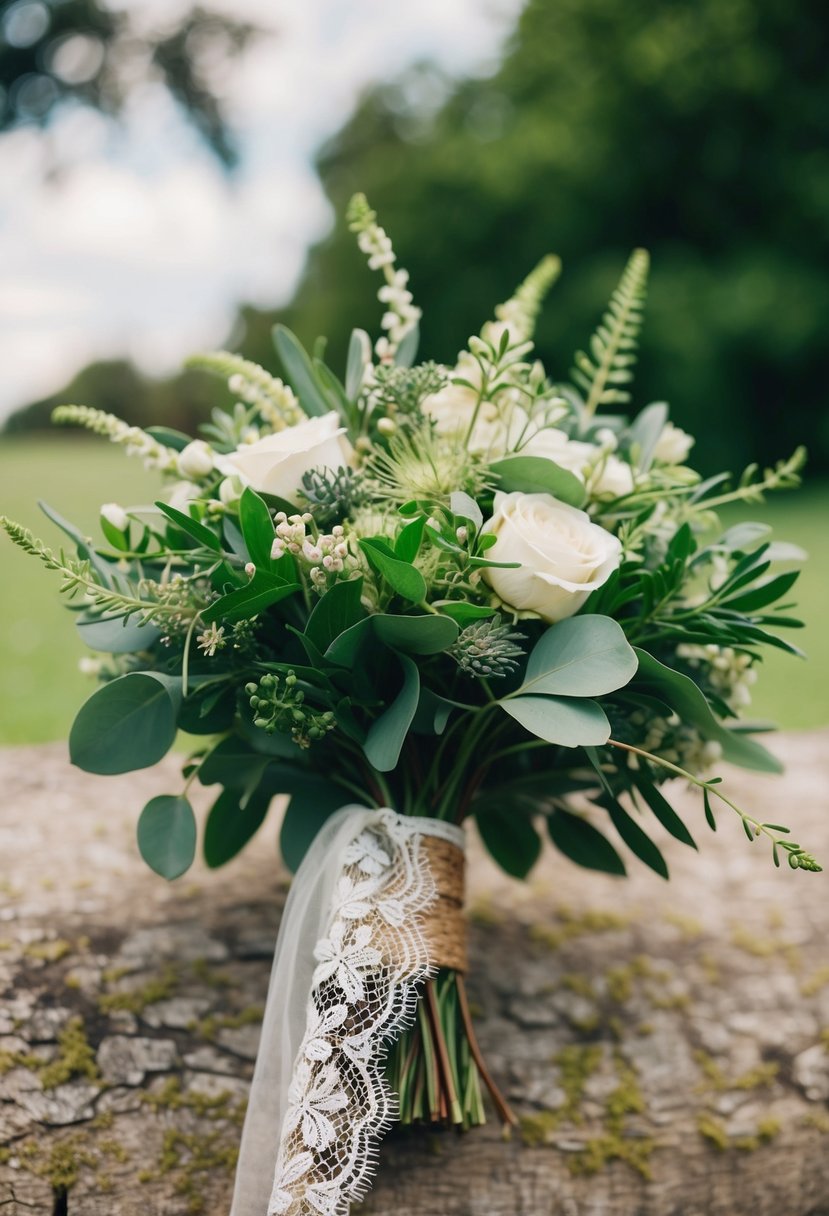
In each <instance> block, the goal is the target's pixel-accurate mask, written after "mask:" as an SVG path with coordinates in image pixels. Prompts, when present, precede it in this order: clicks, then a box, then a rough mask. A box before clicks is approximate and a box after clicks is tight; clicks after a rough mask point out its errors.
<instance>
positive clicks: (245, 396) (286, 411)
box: [185, 350, 305, 431]
mask: <svg viewBox="0 0 829 1216" xmlns="http://www.w3.org/2000/svg"><path fill="white" fill-rule="evenodd" d="M185 367H189V368H192V369H193V370H195V371H202V372H209V373H210V375H212V376H218V377H219V379H220V380H224V381H225V382H226V383H227V386H228V388H229V389H230V391H231V392H232V393H235V395H236V396H237V397H240V398H241V400H242V401H244V402H246V403H247V404H248V405H252V406H254V407H255V408H256V409H257V410H258V411H259V414H260V415H261V416H262V418H263V419H264V421H265V422H267V424H268V425H269V426H270V427H272V428H273V430H275V431H281V430H284V429H285V427H288V426H295V425H296V424H297V423H298V422H303V421H304V420H305V414H304V413H303V410H302V407H301V406H300V404H299V401H298V400H297V397H296V394H295V393H294V392H293V390H292V389H291V388H289V387H288V385H287V384H285V383H284V381H282V380H280V379H279V377H278V376H272V375H271V373H270V372H268V371H266V370H265V368H264V367H260V366H259V364H258V363H253V362H252V361H251V360H250V359H243V358H242V356H241V355H235V354H233V353H232V352H231V351H227V350H219V351H215V352H212V353H210V354H204V355H193V356H192V357H191V358H189V359H188V360H187V361H186V362H185Z"/></svg>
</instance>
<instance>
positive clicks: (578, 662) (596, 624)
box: [518, 614, 638, 697]
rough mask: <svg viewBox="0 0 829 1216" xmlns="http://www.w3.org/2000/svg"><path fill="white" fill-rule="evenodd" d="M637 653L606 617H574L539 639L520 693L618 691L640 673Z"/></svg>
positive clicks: (582, 694)
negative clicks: (637, 670)
mask: <svg viewBox="0 0 829 1216" xmlns="http://www.w3.org/2000/svg"><path fill="white" fill-rule="evenodd" d="M637 665H638V664H637V659H636V654H635V653H634V651H633V649H632V648H631V647H630V646H629V645H628V642H627V641H626V639H625V635H624V631H623V630H622V628H621V626H620V625H619V624H618V623H617V622H616V621H614V620H611V618H610V617H607V616H595V615H592V614H586V615H584V616H577V617H570V618H569V619H568V620H565V621H560V622H559V624H557V625H553V626H552V628H550V629H548V630H547V631H546V633H543V634H542V635H541V637H540V638H539V640H538V641H537V642H536V644H535V646H534V648H533V651H532V653H531V654H530V658H529V661H528V663H527V671H526V674H525V676H524V681H523V683H522V685H521V688H520V689H519V690H518V693H519V695H523V694H525V693H533V694H534V695H536V696H538V695H541V694H544V695H547V696H566V697H595V696H600V695H602V694H603V693H609V692H615V691H616V689H618V688H622V687H623V686H624V685H625V684H627V683H628V682H629V681H630V680H631V679H632V678H633V676H634V675H635V674H636V669H637Z"/></svg>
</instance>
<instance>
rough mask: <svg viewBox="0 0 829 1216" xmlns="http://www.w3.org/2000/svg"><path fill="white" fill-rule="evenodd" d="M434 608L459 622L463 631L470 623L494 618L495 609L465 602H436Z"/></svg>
mask: <svg viewBox="0 0 829 1216" xmlns="http://www.w3.org/2000/svg"><path fill="white" fill-rule="evenodd" d="M432 607H434V608H437V609H438V610H439V611H440V613H441V615H442V616H449V617H451V618H452V620H453V621H457V623H458V624H459V625H460V627H461V628H462V629H463V627H464V626H465V625H468V624H469V623H470V621H481V620H483V619H484V617H488V616H494V615H495V609H494V608H485V607H484V605H483V604H468V603H466V601H465V600H435V601H434V603H433V605H432Z"/></svg>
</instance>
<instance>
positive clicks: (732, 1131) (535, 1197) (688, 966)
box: [0, 731, 829, 1216]
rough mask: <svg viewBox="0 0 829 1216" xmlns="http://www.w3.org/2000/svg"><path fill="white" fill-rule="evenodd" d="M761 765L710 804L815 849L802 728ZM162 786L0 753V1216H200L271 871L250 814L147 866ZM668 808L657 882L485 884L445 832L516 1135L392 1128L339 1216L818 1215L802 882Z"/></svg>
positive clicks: (266, 959)
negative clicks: (679, 829)
mask: <svg viewBox="0 0 829 1216" xmlns="http://www.w3.org/2000/svg"><path fill="white" fill-rule="evenodd" d="M776 750H777V751H778V753H779V754H780V755H781V756H782V758H783V759H784V760H785V762H786V765H787V773H786V775H785V776H784V777H776V778H775V777H771V778H770V777H761V776H759V775H754V774H750V773H740V772H737V771H735V770H732V771H730V772H728V773H727V775H726V780H727V783H728V789H729V793H730V794H731V795H732V796H733V797H734V798H735V800H736V801H738V802H739V803H740V804H741V805H743V806H744V807H745V809H746V810H749V811H750V812H751V813H753V814H755V815H756V816H757V817H758V818H760V819H762V820H769V821H772V822H780V821H782V822H784V823H787V824H790V825H791V826H792V829H793V832H794V833H795V834H796V839H798V840H799V841H800V842H801V843H802V844H803V845H804V847H806V848H808V849H809V850H810V851H812V852H814V853H815V854H816V855H817V856H818V859H823V860H825V861H829V733H827V732H825V731H823V732H814V733H810V734H801V735H789V736H782V737H781V738H780V739H779V740H778V741H777V747H776ZM177 770H178V762H177V759H176V758H175V757H173V758H168V760H167V761H165V762H164V763H163V764H162V765H160V766H159V767H158V768H157V769H154V770H151V771H148V772H143V773H136V774H129V775H126V776H123V777H115V778H94V777H90V776H88V775H86V774H83V773H80V772H78V771H77V770H75V769H72V768H70V766H69V764H68V762H67V760H66V757H65V749H64V748H63V747H62V746H59V745H49V746H46V747H37V748H10V749H6V750H4V751H0V789H2V802H3V807H2V815H0V858H2V861H1V862H0V865H2V872H1V873H0V890H2V897H1V902H0V921H1V922H2V923H0V985H2V993H3V995H2V999H1V1000H0V1144H2V1145H4V1147H3V1148H0V1212H2V1213H3V1214H5V1213H9V1214H10V1216H24V1214H29V1213H32V1212H37V1213H44V1214H46V1216H49V1214H50V1213H55V1214H56V1216H104V1214H106V1216H113V1214H115V1216H139V1214H140V1216H144V1214H145V1213H147V1212H152V1213H154V1214H155V1216H187V1214H192V1216H197V1214H198V1213H205V1214H207V1216H226V1213H227V1212H228V1210H229V1197H230V1192H231V1186H232V1175H233V1163H234V1154H235V1149H236V1145H237V1143H238V1139H239V1134H240V1121H241V1118H242V1115H243V1110H244V1101H245V1096H246V1093H247V1088H248V1084H249V1079H250V1076H251V1072H252V1067H253V1060H254V1057H255V1053H256V1046H257V1038H258V1034H259V1021H260V1017H261V1011H262V1005H263V1003H264V998H265V993H266V989H267V982H268V973H269V968H270V961H271V957H272V951H273V945H274V940H275V935H276V930H277V927H278V922H279V916H280V911H281V907H282V904H283V902H284V897H285V892H286V890H287V885H288V879H287V875H286V873H285V871H284V869H283V867H282V866H281V864H280V863H279V861H278V859H277V856H278V855H277V849H276V833H277V820H278V818H279V816H278V815H277V814H274V813H273V812H272V814H271V817H270V818H269V820H268V821H267V822H266V824H265V827H264V828H263V830H262V831H261V832H260V834H259V835H258V836H257V838H256V839H255V840H254V841H253V842H252V843H251V845H250V846H249V847H248V848H247V849H246V850H245V852H244V853H243V854H242V855H241V856H240V857H238V858H237V859H236V860H235V861H233V862H232V863H231V864H230V865H228V866H226V867H225V868H224V869H222V870H219V871H217V872H212V873H211V872H209V871H208V870H207V869H206V868H205V867H204V866H203V865H202V864H201V863H197V864H196V865H195V866H194V867H193V869H192V871H191V872H190V873H189V874H188V875H186V876H185V877H184V878H182V879H180V880H179V881H177V882H175V883H173V884H168V883H165V882H164V881H163V880H162V879H160V878H157V877H156V876H155V875H153V874H152V873H150V872H149V871H148V870H147V869H146V868H145V867H144V865H143V863H142V862H141V860H140V859H139V857H138V855H137V850H136V847H135V844H134V831H135V821H136V818H137V813H138V811H139V809H140V807H141V806H142V805H143V802H144V801H146V800H147V799H148V798H149V797H152V796H153V795H154V794H157V793H162V792H174V791H175V790H176V789H177V788H179V785H180V778H179V775H178V771H177ZM210 793H211V791H202V792H201V799H200V807H199V809H200V812H203V810H204V808H205V807H206V805H207V804H208V803H209V801H210ZM679 798H680V800H681V802H682V808H683V811H684V813H685V818H686V822H687V823H688V825H689V827H690V828H691V830H692V832H693V834H694V836H695V837H696V839H697V841H698V844H699V846H700V847H699V853H698V854H696V853H694V852H693V851H692V850H690V849H688V848H686V847H683V846H682V845H681V844H678V843H677V842H676V841H673V840H672V839H670V838H665V834H664V833H663V832H662V831H661V829H658V831H657V830H655V831H654V835H655V837H656V838H657V839H658V841H659V843H660V847H662V848H663V850H664V852H665V855H666V857H667V859H668V861H669V864H670V867H671V872H672V878H671V881H670V883H669V884H666V883H664V882H662V881H661V880H660V879H659V878H658V877H656V876H655V875H653V874H652V873H651V872H650V871H648V870H646V869H645V868H644V867H642V866H641V865H640V864H639V863H637V862H636V860H635V859H633V858H631V860H630V864H629V870H630V877H629V878H627V879H614V878H611V877H606V876H603V875H599V874H593V873H589V872H587V871H584V870H579V869H577V868H576V867H575V866H573V865H571V864H569V863H568V862H566V861H565V860H564V859H563V858H561V857H560V856H559V855H558V854H556V853H555V852H554V851H553V850H552V848H550V849H548V850H547V851H546V852H545V855H544V857H543V858H542V860H541V862H540V863H539V865H538V866H537V868H536V870H535V871H534V872H533V874H532V876H531V878H530V880H529V881H528V882H527V883H518V882H513V881H512V880H510V879H508V878H505V877H504V876H503V875H502V874H500V873H499V872H498V871H497V870H496V868H495V867H494V866H493V865H492V864H491V862H489V861H488V860H487V858H486V857H485V856H484V854H483V852H482V849H481V848H480V846H479V845H478V843H477V841H474V840H473V842H472V847H471V849H470V866H469V871H470V873H469V915H470V919H471V942H470V945H471V970H470V975H469V988H470V993H471V1000H472V1002H473V1006H474V1009H473V1012H474V1015H475V1019H476V1026H477V1030H478V1034H479V1037H480V1041H481V1045H482V1048H483V1050H484V1052H485V1054H486V1056H487V1059H488V1061H489V1064H490V1066H491V1069H492V1071H493V1073H494V1074H495V1076H496V1077H497V1078H498V1080H499V1081H500V1083H501V1085H502V1087H503V1089H504V1091H505V1093H506V1094H507V1096H508V1098H509V1100H510V1101H511V1102H512V1104H513V1106H514V1107H515V1109H516V1112H517V1113H518V1115H519V1117H520V1119H521V1126H520V1128H519V1129H518V1130H517V1131H516V1132H515V1133H514V1134H513V1135H512V1137H511V1139H509V1140H505V1139H504V1138H503V1137H502V1134H501V1131H500V1128H499V1127H498V1126H496V1125H495V1122H494V1120H493V1122H492V1123H490V1124H489V1125H488V1126H487V1127H486V1128H484V1129H482V1130H480V1131H476V1132H473V1133H471V1134H469V1135H463V1136H455V1135H453V1134H435V1133H431V1132H423V1131H421V1132H415V1133H411V1132H410V1133H406V1134H403V1133H400V1132H398V1133H396V1134H392V1135H391V1136H390V1137H389V1138H388V1139H387V1140H386V1141H385V1143H384V1145H383V1148H382V1151H381V1155H380V1165H379V1169H378V1174H377V1178H376V1182H375V1186H374V1188H373V1189H372V1191H371V1193H370V1194H369V1196H368V1197H367V1199H366V1200H365V1202H364V1203H363V1204H362V1205H361V1206H360V1207H359V1211H360V1212H361V1213H365V1214H374V1216H392V1214H393V1216H548V1214H550V1216H829V1151H827V1150H829V1106H827V1102H829V898H827V878H826V876H825V875H813V874H808V873H795V872H792V871H791V870H790V869H789V868H788V867H787V866H785V865H784V866H783V867H782V868H781V869H780V870H775V869H774V868H773V866H772V862H771V856H770V850H769V849H768V848H766V846H765V845H764V843H763V842H762V841H757V842H755V843H754V844H749V842H748V841H747V840H746V839H745V837H744V835H743V831H742V828H741V826H740V824H739V822H738V821H737V818H736V816H734V815H732V813H731V812H730V811H728V810H727V808H724V809H723V810H722V811H721V812H718V821H719V831H718V832H717V833H716V835H713V834H712V833H711V832H710V831H709V830H708V828H707V827H706V825H705V821H704V818H703V813H702V806H701V804H700V802H699V800H698V799H697V798H696V797H695V796H694V795H693V794H690V793H687V792H682V793H681V794H679ZM648 826H649V827H650V826H652V825H650V824H649V825H648ZM656 828H658V825H656ZM355 1210H356V1209H355ZM263 1216H264V1214H263Z"/></svg>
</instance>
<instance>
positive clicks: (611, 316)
mask: <svg viewBox="0 0 829 1216" xmlns="http://www.w3.org/2000/svg"><path fill="white" fill-rule="evenodd" d="M649 264H650V263H649V258H648V255H647V253H646V251H645V250H644V249H635V250H634V251H633V253H632V254H631V255H630V260H629V262H628V264H627V266H626V267H625V269H624V272H623V274H622V277H621V279H620V281H619V286H618V287H617V288H616V290H615V291H614V292H613V295H612V296H611V297H610V303H609V305H608V309H607V312H606V313H605V315H604V317H603V318H602V323H601V325H600V326H599V328H598V329H597V330H596V332H595V333H594V334H593V337H592V338H591V339H590V354H589V355H586V354H585V353H584V352H583V351H577V352H576V356H575V363H576V366H575V368H574V369H573V373H572V375H573V379H574V380H575V382H576V384H577V385H578V386H579V388H581V389H583V390H584V392H585V394H586V398H585V403H584V410H585V413H586V415H587V416H588V418H589V417H590V416H591V415H592V414H594V413H595V412H596V410H597V409H598V408H599V406H600V405H624V404H626V403H627V402H629V401H630V392H629V391H628V390H627V389H626V388H622V387H621V386H622V385H625V384H629V383H630V381H631V380H632V379H633V372H632V370H631V369H632V367H633V364H634V363H635V362H636V347H637V338H638V335H639V329H640V327H641V325H642V311H643V309H644V307H645V294H646V290H647V281H648V268H649Z"/></svg>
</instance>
